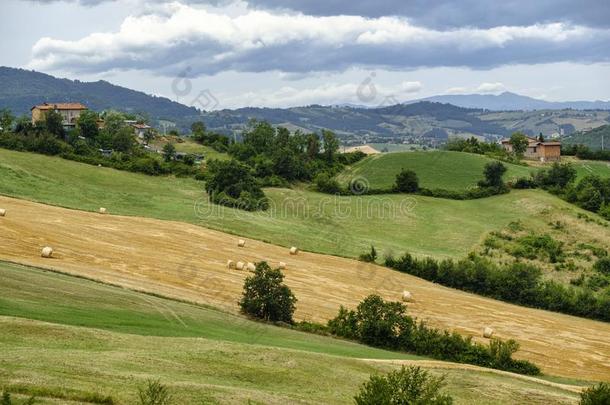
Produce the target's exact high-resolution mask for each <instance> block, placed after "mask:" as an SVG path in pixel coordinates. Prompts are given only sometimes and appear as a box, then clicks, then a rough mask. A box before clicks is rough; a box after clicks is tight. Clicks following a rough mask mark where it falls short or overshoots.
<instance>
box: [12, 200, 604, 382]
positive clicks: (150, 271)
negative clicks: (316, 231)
mask: <svg viewBox="0 0 610 405" xmlns="http://www.w3.org/2000/svg"><path fill="white" fill-rule="evenodd" d="M0 207H2V208H6V209H7V216H6V217H0V259H3V260H10V261H14V262H17V263H22V264H28V265H32V266H38V267H44V268H50V269H54V270H60V271H64V272H69V273H73V274H78V275H83V276H87V277H90V278H94V279H97V280H101V281H104V282H108V283H112V284H118V285H122V286H125V287H127V288H132V289H136V290H145V291H150V292H155V293H158V294H163V295H166V296H171V297H176V298H181V299H185V300H190V301H196V302H201V303H207V304H211V305H215V306H218V307H223V308H226V309H229V310H233V311H236V310H237V306H236V301H237V300H238V298H239V296H240V293H241V288H242V285H243V279H244V278H245V276H246V274H247V273H246V272H243V271H242V272H240V271H236V270H231V271H229V270H228V269H227V268H226V261H227V259H232V260H235V261H238V260H242V261H251V262H256V261H261V260H266V261H268V262H269V263H270V264H271V265H277V264H278V262H280V261H284V262H286V263H287V264H288V268H287V269H286V270H285V274H286V282H287V284H288V285H289V286H290V287H291V288H292V289H293V291H294V293H295V295H296V296H297V298H298V299H299V302H298V304H297V307H298V310H297V314H296V316H297V318H298V319H306V320H313V321H325V320H327V319H329V318H331V317H333V316H334V315H335V314H336V312H337V310H338V308H339V305H345V306H349V307H353V306H355V305H356V304H357V303H358V302H359V301H360V300H361V299H362V298H364V297H365V296H367V295H368V294H371V293H378V294H380V295H382V296H384V297H385V298H386V299H393V300H399V299H400V297H401V293H402V291H403V289H406V290H409V291H411V292H412V293H413V295H414V298H415V302H413V303H410V304H409V305H408V308H409V309H408V310H409V313H410V314H413V315H415V316H417V317H419V318H420V319H426V320H428V321H429V323H430V324H431V325H434V326H438V327H443V328H448V329H454V330H457V331H459V332H461V333H465V334H470V335H473V336H476V337H477V339H479V336H480V335H481V333H482V330H483V329H484V328H485V327H486V326H491V327H493V328H494V329H495V330H496V336H497V337H499V338H503V339H508V338H514V339H516V340H518V341H519V342H520V343H521V351H520V352H519V353H518V357H521V358H527V359H530V360H532V361H535V362H536V363H537V364H539V365H541V366H542V368H543V370H544V371H545V372H547V373H549V374H554V375H561V376H568V377H575V378H581V379H592V380H610V324H608V323H603V322H596V321H591V320H586V319H582V318H577V317H571V316H567V315H561V314H556V313H552V312H547V311H540V310H535V309H529V308H523V307H519V306H515V305H510V304H506V303H503V302H499V301H494V300H491V299H487V298H483V297H479V296H476V295H472V294H467V293H464V292H461V291H457V290H453V289H449V288H445V287H442V286H439V285H436V284H433V283H430V282H427V281H424V280H421V279H418V278H416V277H412V276H409V275H407V274H401V273H398V272H395V271H391V270H389V269H386V268H383V267H380V266H375V265H370V264H364V263H361V262H358V261H354V260H348V259H343V258H338V257H332V256H324V255H319V254H313V253H300V254H299V255H297V256H291V255H290V254H289V252H288V249H286V248H283V247H278V246H274V245H270V244H266V243H263V242H259V241H254V240H249V239H247V238H244V239H246V247H245V248H238V247H237V237H235V236H231V235H227V234H224V233H222V232H216V231H211V230H208V229H205V228H201V227H198V226H194V225H188V224H184V223H178V222H170V221H160V220H154V219H147V218H133V217H121V216H112V215H100V214H95V213H89V212H82V211H74V210H68V209H64V208H59V207H52V206H48V205H43V204H37V203H33V202H28V201H23V200H17V199H12V198H8V197H0ZM47 245H48V246H52V247H53V248H54V249H55V254H54V258H53V259H43V258H41V257H40V250H41V248H42V247H43V246H47ZM58 299H60V297H58Z"/></svg>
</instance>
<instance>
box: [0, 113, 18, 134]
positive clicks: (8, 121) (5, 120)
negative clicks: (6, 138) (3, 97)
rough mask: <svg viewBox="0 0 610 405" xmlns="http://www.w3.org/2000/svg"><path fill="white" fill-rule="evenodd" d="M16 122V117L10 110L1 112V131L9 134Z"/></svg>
mask: <svg viewBox="0 0 610 405" xmlns="http://www.w3.org/2000/svg"><path fill="white" fill-rule="evenodd" d="M14 121H15V116H14V115H13V113H11V110H9V109H6V108H5V109H2V110H0V131H1V132H9V131H10V130H11V127H12V126H13V122H14Z"/></svg>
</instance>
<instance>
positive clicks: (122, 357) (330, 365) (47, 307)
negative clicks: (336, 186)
mask: <svg viewBox="0 0 610 405" xmlns="http://www.w3.org/2000/svg"><path fill="white" fill-rule="evenodd" d="M0 277H1V278H2V280H3V282H2V283H1V284H0V297H1V298H0V347H1V348H2V358H1V360H0V361H1V364H2V367H1V368H0V387H4V388H5V389H7V390H8V391H10V392H12V393H21V394H22V395H24V396H25V395H31V394H36V396H37V397H38V398H39V402H37V403H41V404H57V403H67V401H71V402H69V403H79V404H80V403H91V402H93V400H94V399H95V397H98V398H102V397H106V396H110V397H112V398H113V400H114V401H115V403H118V404H133V403H136V398H137V387H138V386H142V385H143V384H144V382H145V381H146V380H147V379H159V380H160V381H161V382H162V383H164V384H165V385H167V386H168V387H169V389H170V391H171V392H172V394H173V397H174V403H176V404H216V403H222V404H225V403H230V404H232V403H257V404H258V403H266V404H281V403H351V402H352V400H351V398H352V397H353V395H354V393H355V392H356V391H357V389H358V386H359V385H360V384H361V383H362V382H364V381H365V380H366V379H367V378H368V376H369V375H370V374H371V373H377V372H385V371H389V370H391V369H392V368H394V367H396V366H395V365H391V364H389V363H384V362H378V361H363V360H361V359H360V358H367V359H388V358H402V359H411V360H410V361H416V362H417V361H420V360H419V359H418V358H416V357H414V356H409V355H405V354H398V353H390V352H386V351H383V350H377V349H372V348H368V347H364V346H361V345H357V344H353V343H350V342H346V341H341V340H336V339H331V338H326V337H321V336H316V335H310V334H304V333H301V332H296V331H292V330H289V329H284V328H278V327H274V326H269V325H262V324H258V323H254V322H251V321H248V320H246V319H244V318H240V317H238V316H234V315H229V314H226V313H222V312H219V311H216V310H214V309H210V308H204V307H200V306H193V305H190V304H186V303H180V302H175V301H171V300H166V299H162V298H158V297H152V296H148V295H144V294H141V293H136V292H132V291H128V290H124V289H120V288H116V287H111V286H106V285H102V284H98V283H95V282H92V281H89V280H84V279H80V278H74V277H70V276H66V275H61V274H56V273H52V272H46V271H43V270H39V269H33V268H28V267H23V266H17V265H12V264H7V263H2V262H0ZM50 322H52V323H50ZM420 364H422V365H423V366H424V367H426V368H429V369H430V371H431V372H432V373H433V374H435V375H440V374H444V375H446V381H447V383H448V386H447V392H449V393H450V394H452V395H453V396H454V398H455V400H456V403H458V404H469V403H473V402H478V403H495V404H509V403H523V402H528V403H539V404H545V403H566V404H568V403H575V400H576V398H577V395H576V394H574V393H573V392H570V391H568V390H565V389H563V388H559V387H554V386H549V385H546V384H543V381H529V380H525V379H523V378H520V377H516V376H510V375H498V374H495V373H490V372H485V371H473V370H463V369H459V368H457V369H454V368H448V369H445V367H450V366H442V365H440V364H438V363H434V364H433V363H429V362H426V361H425V360H424V362H422V363H420ZM549 380H550V379H549ZM562 382H563V383H569V384H582V383H579V382H576V381H562ZM17 397H18V395H17ZM248 401H251V402H248Z"/></svg>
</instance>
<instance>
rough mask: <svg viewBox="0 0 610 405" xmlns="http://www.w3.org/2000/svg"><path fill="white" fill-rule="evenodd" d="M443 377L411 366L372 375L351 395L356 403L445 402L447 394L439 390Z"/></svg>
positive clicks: (448, 399) (448, 400)
mask: <svg viewBox="0 0 610 405" xmlns="http://www.w3.org/2000/svg"><path fill="white" fill-rule="evenodd" d="M444 385H445V383H444V377H433V376H430V375H429V374H428V372H427V371H424V370H422V369H421V368H420V367H414V366H411V367H409V368H405V367H404V366H402V368H401V369H400V370H397V371H393V372H391V373H389V374H387V375H385V376H379V375H372V376H371V377H370V380H369V381H368V382H366V383H364V384H362V386H361V387H360V392H359V393H358V395H356V396H355V397H354V401H355V402H356V404H358V405H394V404H410V405H445V404H452V403H453V399H452V398H451V396H449V395H446V394H443V393H442V392H441V390H442V388H443V386H444Z"/></svg>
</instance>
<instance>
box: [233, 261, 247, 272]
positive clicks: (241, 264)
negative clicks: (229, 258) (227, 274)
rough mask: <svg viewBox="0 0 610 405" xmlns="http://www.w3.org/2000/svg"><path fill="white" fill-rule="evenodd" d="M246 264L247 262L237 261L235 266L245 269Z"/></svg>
mask: <svg viewBox="0 0 610 405" xmlns="http://www.w3.org/2000/svg"><path fill="white" fill-rule="evenodd" d="M245 266H246V263H244V262H237V263H236V264H235V268H236V269H237V270H243V269H244V267H245Z"/></svg>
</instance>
